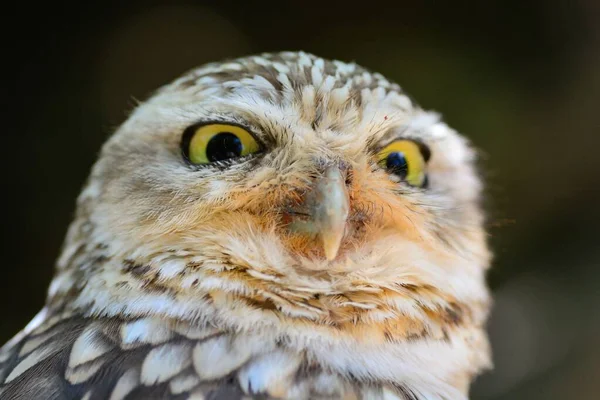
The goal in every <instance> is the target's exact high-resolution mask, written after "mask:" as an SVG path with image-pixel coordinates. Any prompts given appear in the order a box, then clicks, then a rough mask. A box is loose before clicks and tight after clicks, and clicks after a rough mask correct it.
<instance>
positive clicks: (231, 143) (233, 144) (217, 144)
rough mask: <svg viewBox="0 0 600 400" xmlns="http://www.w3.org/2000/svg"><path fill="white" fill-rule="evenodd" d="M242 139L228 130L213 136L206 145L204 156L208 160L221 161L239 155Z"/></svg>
mask: <svg viewBox="0 0 600 400" xmlns="http://www.w3.org/2000/svg"><path fill="white" fill-rule="evenodd" d="M242 148H243V146H242V141H241V140H240V138H239V137H237V136H236V135H234V134H233V133H230V132H222V133H218V134H216V135H215V136H213V137H212V138H211V139H210V140H209V141H208V144H207V145H206V157H208V160H209V161H211V162H212V161H221V160H227V159H228V158H234V157H239V156H240V155H241V154H242Z"/></svg>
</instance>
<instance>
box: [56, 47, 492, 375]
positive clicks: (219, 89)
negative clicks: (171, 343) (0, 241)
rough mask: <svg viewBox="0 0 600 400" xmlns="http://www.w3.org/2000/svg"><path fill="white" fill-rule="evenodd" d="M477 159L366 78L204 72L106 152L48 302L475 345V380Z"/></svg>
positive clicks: (297, 69)
mask: <svg viewBox="0 0 600 400" xmlns="http://www.w3.org/2000/svg"><path fill="white" fill-rule="evenodd" d="M475 159H476V152H475V151H474V150H473V149H472V147H471V146H470V145H469V142H468V141H467V140H466V139H465V138H464V137H462V136H461V135H459V134H458V133H457V132H455V131H454V130H453V129H451V128H450V127H448V126H447V125H446V124H445V123H444V122H442V121H441V120H440V118H439V117H438V116H437V115H436V114H433V113H430V112H427V111H424V110H423V109H421V108H420V107H419V106H418V105H417V104H415V103H414V101H413V100H411V99H410V98H409V97H408V96H407V95H406V94H404V93H403V91H402V90H401V88H400V87H399V86H398V85H397V84H395V83H392V82H390V81H389V80H387V79H386V78H384V77H383V76H381V75H379V74H377V73H372V72H370V71H368V70H366V69H364V68H362V67H360V66H357V65H355V64H351V63H343V62H339V61H329V60H325V59H322V58H319V57H317V56H314V55H311V54H306V53H302V52H300V53H296V52H285V53H278V54H263V55H260V56H253V57H246V58H241V59H235V60H229V61H225V62H221V63H214V64H208V65H205V66H202V67H201V68H199V69H196V70H193V71H191V72H189V73H187V74H185V75H184V76H183V77H181V78H179V79H177V80H175V81H174V82H172V83H171V84H169V85H167V86H165V87H163V88H161V89H160V90H158V91H157V92H156V93H155V94H154V95H153V96H152V97H151V98H150V99H149V100H147V101H146V102H144V103H142V104H140V105H139V106H138V107H137V108H135V110H134V111H133V112H132V113H131V115H130V116H129V118H128V119H127V121H126V122H125V123H123V124H122V126H121V127H120V128H119V129H118V130H117V131H116V132H115V133H114V135H113V136H112V137H111V138H110V139H109V140H108V141H107V143H106V144H105V145H104V147H103V148H102V151H101V154H100V157H99V159H98V161H97V163H96V164H95V166H94V167H93V170H92V173H91V176H90V178H89V181H88V183H87V184H86V186H85V188H84V190H83V192H82V193H81V195H80V197H79V199H78V208H77V214H76V218H75V220H74V222H73V224H72V226H71V228H70V230H69V233H68V236H67V239H66V243H65V247H64V251H63V254H62V256H61V258H60V259H59V262H58V269H57V273H56V277H55V279H54V281H53V283H52V285H51V288H50V291H49V297H48V304H49V306H50V307H66V308H72V309H80V310H85V311H86V312H88V313H91V314H98V315H100V314H102V315H119V314H120V315H123V314H124V315H149V314H152V315H160V316H164V317H166V318H174V319H183V320H189V321H196V320H210V321H212V322H213V323H215V324H220V325H222V326H227V327H232V329H238V330H244V329H257V328H258V327H262V328H265V329H267V328H269V329H275V330H279V331H282V332H295V333H296V334H298V335H301V334H302V335H304V336H305V337H314V336H318V337H319V338H326V339H327V338H330V339H331V340H334V339H335V340H347V341H349V342H352V343H359V344H360V343H363V344H368V345H376V344H385V343H410V342H418V341H419V340H430V341H442V342H443V341H449V340H454V338H456V337H460V338H462V339H461V340H463V339H464V340H463V341H462V342H461V343H463V342H464V343H463V344H464V348H465V350H464V355H461V357H463V358H460V357H457V358H456V359H455V360H454V362H455V363H457V364H459V363H463V364H464V368H463V370H464V371H466V372H465V373H466V374H467V375H469V376H470V374H473V373H475V372H477V371H478V370H479V369H480V368H481V367H482V366H484V365H487V363H488V351H487V341H486V339H485V335H484V334H483V333H482V327H483V325H484V323H485V319H486V315H487V311H488V307H489V298H488V297H489V296H488V290H487V288H486V285H485V271H486V269H487V267H488V264H489V261H490V253H489V251H488V247H487V244H486V235H485V232H484V229H483V222H484V220H483V213H482V210H481V208H480V204H479V203H480V195H481V187H482V185H481V182H480V179H479V177H478V175H477V173H476V170H475V168H474V162H475ZM469 346H470V347H469ZM467 348H469V349H467ZM448 354H450V353H448ZM455 356H456V355H455V354H454V355H452V357H455ZM440 357H444V355H442V354H441V353H440ZM448 357H450V355H448Z"/></svg>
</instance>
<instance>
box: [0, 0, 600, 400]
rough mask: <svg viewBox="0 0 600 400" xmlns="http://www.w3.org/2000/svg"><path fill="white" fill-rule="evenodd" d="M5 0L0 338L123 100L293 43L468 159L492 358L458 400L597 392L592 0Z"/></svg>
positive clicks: (28, 300) (46, 258) (32, 304)
mask: <svg viewBox="0 0 600 400" xmlns="http://www.w3.org/2000/svg"><path fill="white" fill-rule="evenodd" d="M21 3H22V4H15V3H13V4H12V5H5V6H3V7H4V9H3V11H2V15H3V18H2V28H1V29H2V36H1V37H2V38H3V42H4V43H3V46H2V51H1V53H0V54H2V59H3V61H2V67H3V69H5V73H4V74H3V76H4V82H3V91H2V96H1V97H0V98H1V99H2V107H0V109H1V110H2V112H3V115H2V129H3V132H2V133H3V136H2V137H3V143H2V150H3V156H2V157H1V159H2V203H3V207H2V209H3V213H2V216H1V218H2V224H1V225H2V230H3V240H2V245H3V249H2V250H3V251H2V255H3V259H2V263H1V264H0V268H2V270H1V275H0V277H1V281H0V312H1V313H2V314H1V315H2V317H1V319H0V321H1V322H0V342H4V341H6V340H8V339H9V338H10V337H11V336H12V335H13V334H15V333H16V332H17V331H18V330H19V329H20V328H22V327H23V326H24V325H25V323H26V322H27V321H28V320H29V319H30V318H31V317H33V315H34V314H35V312H36V311H37V310H38V309H39V308H40V307H41V306H42V304H43V301H44V295H45V291H46V288H47V285H48V283H49V281H50V278H51V276H52V268H53V263H54V260H55V259H56V257H57V256H58V252H59V249H60V245H61V243H62V240H63V236H64V234H65V231H66V228H67V225H68V223H69V221H70V219H71V216H72V213H73V208H74V199H75V197H76V196H77V194H78V192H79V189H80V187H81V185H82V183H83V181H84V179H85V177H86V175H87V174H88V171H89V168H90V166H91V164H92V163H93V162H94V160H95V157H96V154H97V152H98V150H99V148H100V146H101V144H102V142H103V141H104V140H105V139H106V137H107V136H108V135H109V134H110V133H111V132H112V131H113V130H114V128H115V127H116V126H118V125H119V124H120V123H121V122H122V121H123V119H124V118H125V115H126V111H127V110H129V109H131V107H132V106H133V104H135V100H136V99H144V98H146V97H147V96H148V94H149V93H150V92H151V91H152V90H153V89H155V88H156V87H158V86H159V85H162V84H165V83H167V82H169V81H170V80H172V79H173V78H175V77H176V76H177V75H179V74H180V73H182V72H184V71H186V70H188V69H190V68H192V67H194V66H197V65H199V64H202V63H204V62H208V61H215V60H219V59H222V58H225V57H235V56H241V55H246V54H251V53H256V52H262V51H276V50H298V49H302V50H306V51H310V52H314V53H316V54H318V55H321V56H324V57H328V58H339V59H343V60H355V61H357V62H358V63H360V64H363V65H365V66H367V67H369V68H371V69H374V70H377V71H379V72H382V73H383V74H385V75H387V76H389V77H390V78H392V79H394V80H396V81H397V82H398V83H400V85H401V86H403V88H404V89H405V90H406V91H407V92H408V93H409V94H410V95H412V96H413V97H414V98H415V99H417V100H418V102H419V103H420V104H422V105H423V106H424V107H426V108H428V109H433V110H436V111H439V112H441V113H442V114H443V116H444V118H445V119H446V120H447V121H448V122H449V123H450V125H452V126H453V127H455V128H456V129H458V130H459V131H461V132H463V133H464V134H465V135H467V136H468V137H469V138H471V139H472V141H473V142H474V143H475V144H476V145H477V146H478V147H479V148H481V149H482V151H483V154H484V155H485V157H484V160H483V163H482V166H483V172H484V175H485V177H486V179H487V182H488V191H487V194H488V195H487V199H488V201H487V204H488V208H489V211H490V216H491V217H490V240H491V243H492V245H493V248H494V252H495V254H496V257H495V262H494V266H493V270H492V271H491V273H490V275H489V280H490V284H491V286H492V287H493V290H494V294H495V308H494V313H493V316H492V318H491V321H490V332H491V337H492V342H493V348H494V355H495V357H494V359H495V364H496V369H495V371H494V372H493V373H491V374H487V375H485V376H484V377H482V378H481V379H479V380H478V381H477V384H476V385H475V387H474V390H473V398H475V399H494V400H500V399H511V400H519V399H549V400H553V399H567V398H568V399H592V398H597V393H598V391H600V347H599V346H598V345H599V344H600V311H599V310H600V290H599V286H600V285H599V283H598V282H599V281H598V279H599V277H600V248H599V246H598V244H597V243H598V234H599V233H600V231H599V229H598V225H599V223H600V212H599V207H598V205H599V203H600V193H599V185H600V156H599V155H598V149H599V148H600V122H599V118H598V117H599V114H600V2H598V1H596V0H574V1H557V0H538V1H535V0H521V1H512V0H504V1H481V2H476V1H472V2H460V1H447V2H441V1H402V0H397V1H393V2H391V1H390V2H385V1H380V0H370V1H366V2H357V3H358V4H352V3H351V2H349V1H347V2H336V3H327V2H324V1H313V0H305V1H296V2H285V1H279V2H260V3H259V2H250V1H248V2H239V3H238V2H232V1H211V2H183V1H171V2H157V1H144V2H142V1H129V2H123V4H119V3H110V2H108V1H104V2H102V5H101V6H100V5H83V4H84V3H81V5H79V6H76V7H75V6H68V5H58V4H54V3H55V2H52V3H53V4H52V5H46V6H43V8H40V6H37V5H34V4H33V3H30V2H27V3H25V2H21ZM432 368H434V367H432Z"/></svg>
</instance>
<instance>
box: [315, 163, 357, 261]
mask: <svg viewBox="0 0 600 400" xmlns="http://www.w3.org/2000/svg"><path fill="white" fill-rule="evenodd" d="M314 195H315V197H316V198H315V199H314V200H315V201H314V203H313V219H314V221H315V223H316V224H317V226H318V227H319V228H320V229H319V230H318V235H319V237H320V239H321V244H322V246H323V250H324V251H325V257H326V258H327V259H328V260H333V259H334V258H335V257H336V256H337V253H338V251H339V249H340V244H341V243H342V238H343V237H344V234H345V233H346V232H345V231H346V220H347V219H348V212H349V210H350V200H349V199H348V189H347V187H346V182H345V179H344V177H343V176H342V173H341V171H340V169H339V168H338V167H328V168H327V169H326V170H325V173H324V174H323V176H322V177H321V178H319V179H318V181H317V182H316V184H315V191H314Z"/></svg>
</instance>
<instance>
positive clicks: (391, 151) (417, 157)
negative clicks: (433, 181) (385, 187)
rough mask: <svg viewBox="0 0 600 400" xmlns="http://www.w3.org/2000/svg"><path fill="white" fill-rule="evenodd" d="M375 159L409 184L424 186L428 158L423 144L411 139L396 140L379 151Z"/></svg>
mask: <svg viewBox="0 0 600 400" xmlns="http://www.w3.org/2000/svg"><path fill="white" fill-rule="evenodd" d="M377 159H378V160H379V166H381V167H382V168H385V169H387V170H388V172H389V173H390V174H394V175H396V176H397V177H398V178H400V179H401V180H403V181H405V182H407V183H408V184H409V185H411V186H416V187H423V186H425V183H426V180H427V179H426V178H427V177H426V175H425V164H426V163H427V160H428V159H429V149H427V148H426V147H425V146H424V145H421V144H419V143H417V142H414V141H412V140H405V139H403V140H396V141H395V142H392V143H390V144H388V145H387V146H386V147H384V148H383V149H382V150H381V151H379V153H378V155H377Z"/></svg>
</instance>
